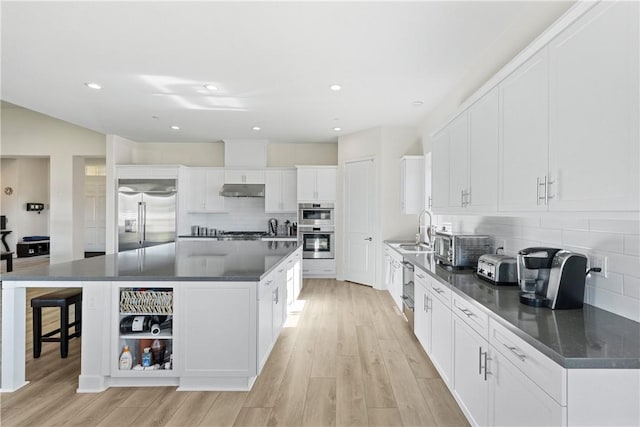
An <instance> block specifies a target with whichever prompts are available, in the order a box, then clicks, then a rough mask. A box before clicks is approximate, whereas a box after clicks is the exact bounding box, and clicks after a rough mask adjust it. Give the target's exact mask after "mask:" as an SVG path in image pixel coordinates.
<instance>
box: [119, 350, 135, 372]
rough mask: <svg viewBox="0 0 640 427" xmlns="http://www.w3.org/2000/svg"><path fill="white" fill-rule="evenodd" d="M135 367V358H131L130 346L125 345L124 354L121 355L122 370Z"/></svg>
mask: <svg viewBox="0 0 640 427" xmlns="http://www.w3.org/2000/svg"><path fill="white" fill-rule="evenodd" d="M132 366H133V357H132V356H131V352H130V351H129V346H128V345H125V346H124V349H123V350H122V354H121V355H120V369H121V370H128V369H131V367H132Z"/></svg>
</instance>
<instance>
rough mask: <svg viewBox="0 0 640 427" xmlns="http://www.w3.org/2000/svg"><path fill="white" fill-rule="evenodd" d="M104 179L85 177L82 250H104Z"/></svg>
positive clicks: (101, 177) (105, 210)
mask: <svg viewBox="0 0 640 427" xmlns="http://www.w3.org/2000/svg"><path fill="white" fill-rule="evenodd" d="M105 204H106V179H105V177H104V176H87V177H86V178H85V221H84V226H85V232H84V236H85V237H84V238H85V242H84V250H85V251H86V252H104V251H105V245H106V244H105V239H106V222H107V220H106V213H107V209H106V205H105Z"/></svg>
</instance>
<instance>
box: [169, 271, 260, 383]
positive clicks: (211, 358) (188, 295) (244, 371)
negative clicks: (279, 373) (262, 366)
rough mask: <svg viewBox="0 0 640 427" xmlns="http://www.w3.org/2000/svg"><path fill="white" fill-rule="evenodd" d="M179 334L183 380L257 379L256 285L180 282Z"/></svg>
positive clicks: (178, 347)
mask: <svg viewBox="0 0 640 427" xmlns="http://www.w3.org/2000/svg"><path fill="white" fill-rule="evenodd" d="M178 292H179V306H178V309H179V311H180V313H181V322H180V323H179V326H178V331H179V334H178V335H177V336H176V340H175V341H176V351H177V352H178V354H179V356H180V357H179V359H178V360H179V363H180V366H181V369H180V370H181V377H202V376H205V377H206V376H211V377H253V376H255V375H257V374H258V371H257V364H256V348H255V346H256V343H255V339H251V338H252V337H255V334H256V314H255V313H256V306H255V304H256V297H255V283H249V282H226V283H224V282H219V283H206V284H201V283H193V284H189V283H181V285H180V287H179V288H178Z"/></svg>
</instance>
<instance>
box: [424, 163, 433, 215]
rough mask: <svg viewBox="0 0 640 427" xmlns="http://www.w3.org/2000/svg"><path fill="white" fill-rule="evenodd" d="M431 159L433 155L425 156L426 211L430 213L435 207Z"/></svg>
mask: <svg viewBox="0 0 640 427" xmlns="http://www.w3.org/2000/svg"><path fill="white" fill-rule="evenodd" d="M431 157H432V156H431V153H426V154H425V155H424V209H425V210H428V211H431V208H432V207H433V197H432V192H431V191H432V190H431V186H432V176H431V174H432V171H431Z"/></svg>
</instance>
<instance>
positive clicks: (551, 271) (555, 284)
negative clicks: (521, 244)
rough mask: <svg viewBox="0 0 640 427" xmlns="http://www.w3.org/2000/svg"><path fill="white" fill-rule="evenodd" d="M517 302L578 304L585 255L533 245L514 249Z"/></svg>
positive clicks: (558, 305) (563, 306) (551, 305)
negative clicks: (515, 255)
mask: <svg viewBox="0 0 640 427" xmlns="http://www.w3.org/2000/svg"><path fill="white" fill-rule="evenodd" d="M517 267H518V283H519V285H520V290H521V291H522V292H520V302H521V303H523V304H526V305H531V306H534V307H543V306H545V307H549V308H551V309H569V308H582V305H583V302H584V287H585V282H586V278H587V257H586V256H584V255H582V254H579V253H576V252H570V251H566V250H562V249H558V248H544V247H533V248H526V249H522V250H521V251H520V252H518V262H517Z"/></svg>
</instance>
